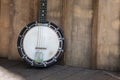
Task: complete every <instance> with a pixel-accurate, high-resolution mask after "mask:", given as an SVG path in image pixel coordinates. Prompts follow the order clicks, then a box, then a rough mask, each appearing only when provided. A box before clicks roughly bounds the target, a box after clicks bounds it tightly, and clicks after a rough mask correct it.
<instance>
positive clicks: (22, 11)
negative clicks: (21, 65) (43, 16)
mask: <svg viewBox="0 0 120 80" xmlns="http://www.w3.org/2000/svg"><path fill="white" fill-rule="evenodd" d="M23 3H24V4H23ZM37 4H38V3H37V0H34V1H30V0H26V1H24V0H11V5H12V7H11V15H10V16H11V17H10V21H11V25H10V29H11V30H10V31H11V35H10V44H9V52H10V53H11V55H10V56H9V59H19V54H18V51H17V45H16V43H17V38H18V34H19V33H20V31H21V30H22V28H23V27H25V26H26V25H27V24H28V23H31V22H33V21H36V20H37Z"/></svg>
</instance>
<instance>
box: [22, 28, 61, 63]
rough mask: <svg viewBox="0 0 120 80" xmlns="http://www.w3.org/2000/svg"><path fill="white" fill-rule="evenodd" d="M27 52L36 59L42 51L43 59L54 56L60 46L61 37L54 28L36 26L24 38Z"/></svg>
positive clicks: (31, 57) (24, 46)
mask: <svg viewBox="0 0 120 80" xmlns="http://www.w3.org/2000/svg"><path fill="white" fill-rule="evenodd" d="M23 48H24V51H25V54H26V55H27V56H28V57H29V58H30V59H32V60H35V58H36V56H38V54H39V53H42V59H43V61H47V60H49V59H51V58H53V57H54V56H55V55H56V53H57V51H58V48H59V38H58V35H57V34H56V32H55V31H54V30H52V29H51V28H49V27H44V26H36V27H33V28H31V29H30V30H29V31H28V32H27V33H26V35H25V37H24V40H23Z"/></svg>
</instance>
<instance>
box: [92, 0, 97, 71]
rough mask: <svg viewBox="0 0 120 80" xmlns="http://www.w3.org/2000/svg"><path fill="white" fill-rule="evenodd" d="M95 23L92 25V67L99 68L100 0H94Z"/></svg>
mask: <svg viewBox="0 0 120 80" xmlns="http://www.w3.org/2000/svg"><path fill="white" fill-rule="evenodd" d="M93 11H94V12H93V25H92V68H93V69H96V68H97V47H98V45H97V36H98V11H99V0H93Z"/></svg>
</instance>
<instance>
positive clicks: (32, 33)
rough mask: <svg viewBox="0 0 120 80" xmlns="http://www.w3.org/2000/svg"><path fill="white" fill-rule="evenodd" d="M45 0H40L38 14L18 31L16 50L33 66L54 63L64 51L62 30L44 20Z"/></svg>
mask: <svg viewBox="0 0 120 80" xmlns="http://www.w3.org/2000/svg"><path fill="white" fill-rule="evenodd" d="M46 14H47V0H40V15H39V19H38V21H36V22H33V23H30V24H28V25H27V26H25V27H24V28H23V30H22V31H21V32H20V34H19V37H18V42H17V47H18V52H19V54H20V56H21V57H22V59H23V60H25V61H26V62H27V63H29V64H30V65H31V66H34V67H48V66H51V65H52V64H55V63H56V62H57V61H58V60H59V58H60V57H61V56H62V54H63V51H64V36H63V32H62V30H61V29H60V28H59V27H58V26H57V25H56V24H54V23H52V22H49V21H46Z"/></svg>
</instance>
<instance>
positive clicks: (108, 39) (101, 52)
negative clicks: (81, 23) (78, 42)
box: [97, 0, 120, 70]
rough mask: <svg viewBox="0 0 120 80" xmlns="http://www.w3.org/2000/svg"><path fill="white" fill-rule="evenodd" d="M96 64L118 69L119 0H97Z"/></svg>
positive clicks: (119, 57)
mask: <svg viewBox="0 0 120 80" xmlns="http://www.w3.org/2000/svg"><path fill="white" fill-rule="evenodd" d="M98 22H99V23H98V49H97V66H98V68H99V69H108V70H118V69H120V63H119V62H120V44H119V43H120V0H99V12H98Z"/></svg>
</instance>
